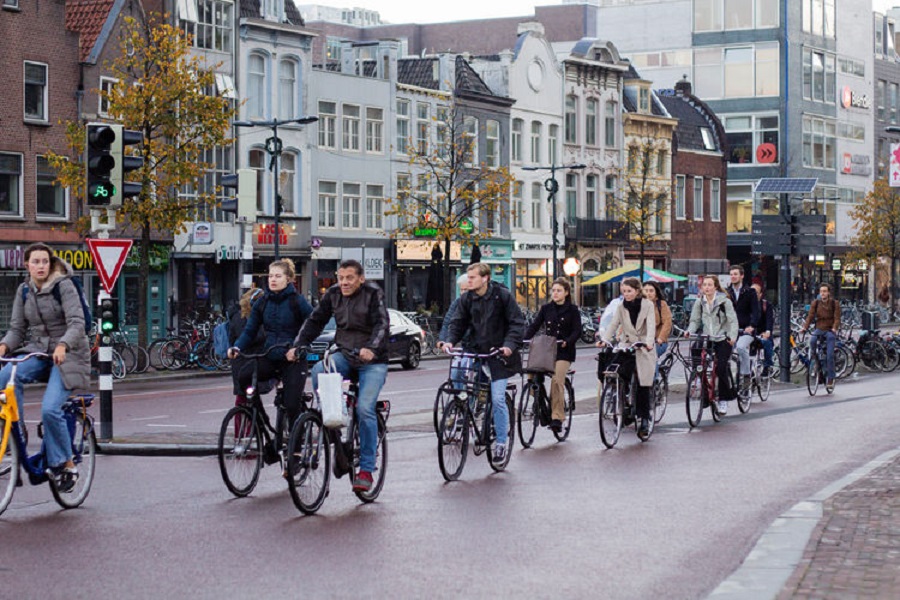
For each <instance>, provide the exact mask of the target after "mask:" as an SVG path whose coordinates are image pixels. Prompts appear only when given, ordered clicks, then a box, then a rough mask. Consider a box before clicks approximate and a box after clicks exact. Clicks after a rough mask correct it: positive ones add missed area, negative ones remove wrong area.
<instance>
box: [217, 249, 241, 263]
mask: <svg viewBox="0 0 900 600" xmlns="http://www.w3.org/2000/svg"><path fill="white" fill-rule="evenodd" d="M223 260H241V249H240V247H238V246H236V245H234V244H232V245H230V246H225V245H222V246H219V249H218V250H216V262H217V263H220V262H222V261H223Z"/></svg>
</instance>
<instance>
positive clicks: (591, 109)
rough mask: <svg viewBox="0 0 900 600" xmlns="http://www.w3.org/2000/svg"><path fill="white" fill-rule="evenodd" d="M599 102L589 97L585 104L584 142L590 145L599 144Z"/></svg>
mask: <svg viewBox="0 0 900 600" xmlns="http://www.w3.org/2000/svg"><path fill="white" fill-rule="evenodd" d="M598 105H599V103H598V102H597V101H596V100H595V99H593V98H589V99H588V101H587V102H585V105H584V143H585V144H587V145H588V146H596V145H597V106H598Z"/></svg>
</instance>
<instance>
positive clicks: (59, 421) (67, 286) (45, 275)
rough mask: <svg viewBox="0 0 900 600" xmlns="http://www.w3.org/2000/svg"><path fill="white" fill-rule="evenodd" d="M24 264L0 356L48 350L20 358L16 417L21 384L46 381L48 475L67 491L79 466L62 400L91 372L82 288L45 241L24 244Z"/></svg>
mask: <svg viewBox="0 0 900 600" xmlns="http://www.w3.org/2000/svg"><path fill="white" fill-rule="evenodd" d="M25 265H26V267H27V269H28V277H27V279H26V280H25V282H24V283H22V284H21V285H19V287H18V289H17V290H16V295H15V297H14V298H13V303H12V316H11V317H10V322H9V331H7V332H6V335H5V336H3V339H2V340H0V356H6V355H7V353H9V352H12V353H13V354H15V355H22V354H29V353H31V352H44V353H46V354H49V355H50V357H48V358H38V357H32V358H29V359H28V360H26V361H24V362H22V363H20V364H19V367H18V370H17V373H16V381H15V382H14V385H15V391H16V398H17V399H18V401H19V413H20V414H19V417H20V418H24V417H23V415H22V410H23V407H24V390H23V388H22V384H23V383H31V382H37V381H45V382H47V388H46V389H45V390H44V398H43V401H42V402H41V421H42V422H43V427H44V438H43V443H44V446H45V450H46V456H47V476H48V478H50V480H51V481H52V482H53V485H55V486H56V488H57V489H58V490H59V491H60V492H69V491H71V490H72V488H73V487H74V486H75V482H76V481H77V480H78V469H77V468H76V466H75V463H74V462H73V456H72V438H71V435H70V434H69V429H68V425H67V424H66V419H65V416H64V415H63V411H62V405H63V403H65V401H66V400H67V399H68V397H69V396H70V395H71V394H72V392H73V391H74V390H76V389H86V388H87V387H88V386H89V384H90V371H91V351H90V347H89V345H88V337H87V336H86V335H85V333H84V331H85V323H84V311H83V309H82V302H81V291H80V290H79V289H78V288H77V287H76V284H75V283H74V282H73V281H72V278H73V277H74V276H75V275H74V273H73V271H72V267H71V266H70V265H69V264H68V263H67V262H66V261H64V260H63V259H61V258H59V257H58V256H56V255H54V254H53V250H52V249H51V248H50V246H48V245H47V244H43V243H40V242H38V243H35V244H31V245H30V246H28V248H26V249H25ZM54 290H55V291H54ZM12 367H13V365H12V364H10V363H8V364H6V365H5V366H4V367H3V369H2V370H0V388H3V387H5V386H6V384H7V382H8V381H9V377H10V373H11V372H12ZM13 476H15V475H13Z"/></svg>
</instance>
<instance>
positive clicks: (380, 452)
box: [354, 413, 388, 504]
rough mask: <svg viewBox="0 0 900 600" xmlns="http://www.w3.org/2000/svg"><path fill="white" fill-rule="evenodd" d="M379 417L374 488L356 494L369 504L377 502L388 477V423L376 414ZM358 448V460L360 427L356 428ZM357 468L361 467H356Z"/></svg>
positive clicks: (373, 476) (356, 450)
mask: <svg viewBox="0 0 900 600" xmlns="http://www.w3.org/2000/svg"><path fill="white" fill-rule="evenodd" d="M376 415H377V417H378V445H377V446H376V448H375V468H374V469H373V470H372V487H371V488H369V491H368V492H354V493H355V494H356V497H357V498H359V499H360V500H362V501H363V502H365V503H366V504H368V503H369V502H375V499H376V498H378V494H380V493H381V488H383V487H384V478H385V476H386V475H387V464H388V442H387V423H385V421H384V417H383V416H382V415H381V413H376ZM356 436H357V437H356V448H355V454H356V456H357V460H358V457H359V427H356ZM355 466H356V467H357V468H358V467H359V465H358V464H357V465H355Z"/></svg>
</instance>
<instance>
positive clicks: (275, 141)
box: [233, 117, 319, 260]
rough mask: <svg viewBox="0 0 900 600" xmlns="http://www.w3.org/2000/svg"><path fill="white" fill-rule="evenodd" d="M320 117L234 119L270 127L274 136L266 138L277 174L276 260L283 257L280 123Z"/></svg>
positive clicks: (241, 123)
mask: <svg viewBox="0 0 900 600" xmlns="http://www.w3.org/2000/svg"><path fill="white" fill-rule="evenodd" d="M318 120H319V117H298V118H296V119H270V120H268V121H234V123H233V125H234V126H235V127H270V128H271V129H272V137H270V138H268V139H267V140H266V153H268V155H269V170H270V171H272V172H273V173H274V174H275V184H274V186H275V187H274V190H275V260H278V259H279V258H281V253H280V252H279V244H278V238H279V237H280V236H281V225H280V223H279V222H280V220H281V194H280V193H279V191H278V179H279V177H280V175H281V173H280V171H281V138H279V137H278V126H279V125H290V124H297V125H307V124H309V123H314V122H315V121H318Z"/></svg>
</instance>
